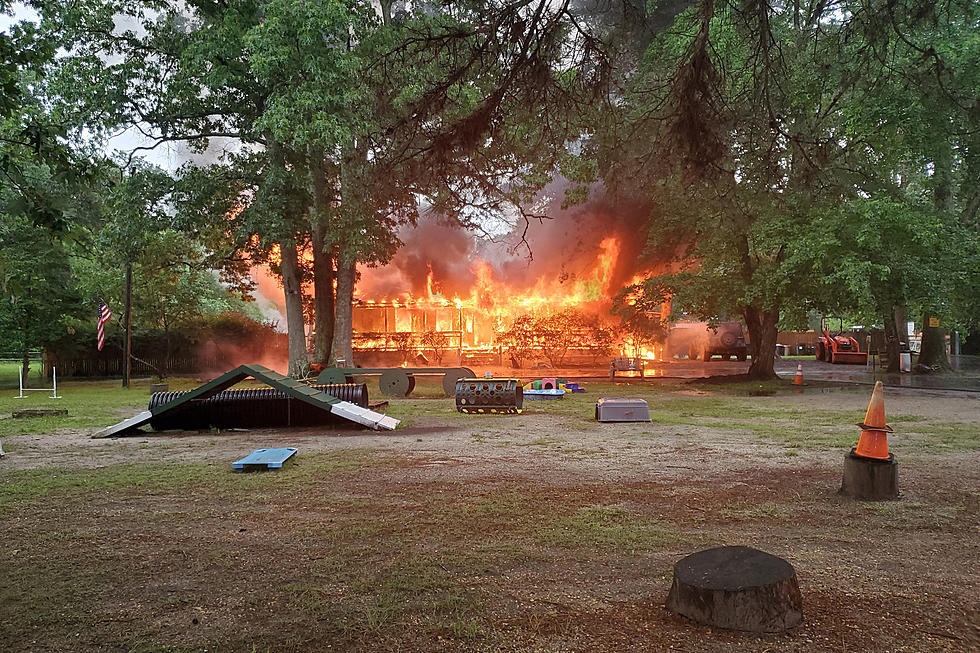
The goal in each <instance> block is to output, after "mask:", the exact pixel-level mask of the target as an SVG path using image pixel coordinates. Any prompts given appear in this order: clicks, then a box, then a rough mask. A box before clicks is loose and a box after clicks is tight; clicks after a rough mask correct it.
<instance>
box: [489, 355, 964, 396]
mask: <svg viewBox="0 0 980 653" xmlns="http://www.w3.org/2000/svg"><path fill="white" fill-rule="evenodd" d="M951 362H952V364H953V367H954V370H953V372H951V373H948V374H888V373H886V372H884V371H882V369H881V367H879V366H878V365H877V364H876V361H875V360H874V359H872V360H871V361H869V363H868V364H867V365H839V364H837V365H834V364H831V363H824V362H822V361H818V360H816V359H815V358H784V359H779V360H777V361H776V364H775V369H776V374H778V375H779V377H780V378H785V379H792V378H794V376H795V375H796V367H797V364H799V363H803V378H804V381H823V382H840V383H855V384H868V385H871V384H873V383H874V382H875V381H881V382H882V383H883V384H884V385H886V386H892V387H902V388H920V389H928V390H961V391H968V392H980V357H978V356H953V357H951ZM471 369H473V371H474V372H476V373H477V374H478V375H479V376H483V374H484V373H485V372H492V373H493V374H494V376H497V377H516V378H520V379H523V380H531V379H540V378H545V377H565V378H569V379H596V380H598V379H602V378H604V379H608V378H609V373H608V368H600V367H593V368H585V369H583V368H581V367H578V368H558V369H554V368H547V367H540V368H522V369H513V368H500V367H497V366H472V367H471ZM748 369H749V363H748V362H744V363H740V362H738V361H724V360H712V361H709V362H701V361H689V360H678V359H675V360H672V361H667V362H653V363H648V364H647V367H646V369H645V370H644V374H643V378H644V379H700V378H708V377H716V376H731V375H737V374H745V373H746V372H747V371H748ZM616 378H617V379H637V380H639V379H640V378H641V377H640V373H639V372H617V373H616Z"/></svg>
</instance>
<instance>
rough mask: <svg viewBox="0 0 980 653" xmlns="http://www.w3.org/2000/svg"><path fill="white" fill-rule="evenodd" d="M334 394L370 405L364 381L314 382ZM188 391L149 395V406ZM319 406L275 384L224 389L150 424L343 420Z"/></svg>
mask: <svg viewBox="0 0 980 653" xmlns="http://www.w3.org/2000/svg"><path fill="white" fill-rule="evenodd" d="M311 387H313V388H315V389H317V390H320V391H321V392H325V393H327V394H328V395H330V396H332V397H336V398H337V399H341V400H343V401H349V402H350V403H352V404H356V405H358V406H361V407H362V408H367V406H368V391H367V385H365V384H363V383H331V384H326V385H314V386H311ZM185 394H187V393H186V392H156V393H154V394H152V395H150V403H149V406H148V409H149V410H151V411H152V410H153V409H154V408H156V407H158V406H163V405H164V404H168V403H170V402H171V401H173V400H175V399H177V398H179V397H181V396H183V395H185ZM342 421H343V420H341V419H339V418H337V417H336V416H334V415H333V414H331V413H328V412H326V411H324V410H322V409H320V408H316V407H315V406H311V405H310V404H308V403H306V402H304V401H300V400H299V399H294V398H292V397H290V396H289V395H287V394H286V393H284V392H281V391H279V390H275V389H273V388H256V389H249V390H224V391H222V392H219V393H218V394H216V395H213V396H211V397H208V398H207V399H202V400H199V401H191V402H189V403H187V404H186V405H184V406H182V407H180V408H179V409H177V410H175V411H173V412H170V413H167V414H164V415H160V416H158V417H154V418H153V419H152V420H150V426H151V427H152V428H153V430H155V431H167V430H171V429H179V430H185V431H188V430H191V431H192V430H199V429H208V428H264V427H273V426H320V425H324V424H334V423H340V422H342Z"/></svg>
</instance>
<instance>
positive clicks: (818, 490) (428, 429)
mask: <svg viewBox="0 0 980 653" xmlns="http://www.w3.org/2000/svg"><path fill="white" fill-rule="evenodd" d="M595 390H598V391H600V392H601V393H603V394H610V393H613V392H615V393H617V394H622V395H627V396H640V397H644V398H646V399H647V400H648V402H649V403H650V407H651V412H652V413H653V417H654V421H653V422H652V423H650V424H597V423H595V422H594V421H593V420H592V419H591V410H592V409H591V406H592V404H593V402H594V401H595V397H596V394H595V393H594V392H593V393H591V394H587V395H577V396H575V397H573V398H570V399H569V400H568V401H564V402H547V403H545V402H540V403H537V404H531V403H529V404H528V406H527V411H526V413H525V414H524V415H519V416H464V415H459V414H457V413H455V411H454V410H453V407H452V402H451V400H447V399H414V400H411V399H408V400H396V401H393V402H392V404H391V407H390V410H389V414H392V415H394V416H396V417H399V418H401V419H403V420H404V428H400V429H398V430H397V431H395V432H394V433H391V434H375V433H370V432H364V431H358V430H345V429H332V430H329V431H326V432H324V431H322V430H319V429H305V430H296V431H290V432H288V433H287V432H281V431H275V430H263V431H249V432H223V433H220V434H218V433H176V434H174V433H168V434H162V435H160V434H152V435H144V436H137V437H130V438H119V439H112V440H91V439H89V437H88V435H89V433H90V432H91V431H86V432H73V433H58V434H44V435H21V436H16V437H10V438H7V439H6V440H5V444H6V443H9V444H10V445H11V446H10V447H9V450H10V451H11V454H10V455H9V456H8V457H7V458H6V459H4V460H3V461H2V462H0V519H2V521H0V568H2V569H3V570H4V573H3V574H2V577H0V613H2V614H3V617H2V622H0V623H2V625H0V649H2V650H10V651H66V650H72V651H87V650H136V651H163V650H177V651H183V650H194V651H198V650H205V649H207V650H234V651H237V650H248V651H251V650H257V651H265V650H271V651H280V650H284V651H289V650H378V651H396V650H400V651H440V650H442V651H458V650H473V651H662V650H681V651H731V650H739V651H760V652H761V651H923V652H926V651H974V650H977V649H978V647H980V603H978V597H980V483H978V482H980V428H978V426H980V399H978V397H977V395H974V394H969V393H941V392H914V391H909V390H895V391H889V394H888V404H887V411H888V417H889V421H890V422H891V423H892V424H893V426H894V427H895V429H896V431H897V435H896V437H894V438H891V439H890V446H891V448H892V451H893V452H894V453H895V454H896V457H897V458H898V460H899V463H900V465H901V467H900V485H901V488H902V491H903V497H902V499H901V500H899V501H895V502H884V503H869V502H857V501H852V500H848V499H846V498H842V497H840V496H838V495H837V493H836V491H837V489H838V487H839V485H840V480H841V472H842V462H843V461H842V458H843V455H844V454H845V453H846V451H847V449H848V447H849V446H851V445H853V443H854V442H856V439H857V428H856V427H855V426H853V424H854V423H855V422H856V421H859V420H860V418H861V417H863V411H864V409H865V408H866V406H867V398H868V394H869V393H868V390H867V389H866V388H862V389H857V390H844V391H833V390H832V389H830V388H812V389H808V391H807V392H806V393H805V394H802V395H796V394H791V393H790V394H783V393H780V394H777V395H775V396H739V395H731V394H725V393H724V392H721V391H717V392H716V391H715V390H714V389H712V388H705V387H697V388H693V387H692V388H670V389H661V388H656V387H653V386H635V387H632V386H608V387H602V388H593V391H595ZM269 446H295V447H298V448H299V451H300V453H299V455H298V457H297V460H296V461H295V463H293V464H292V465H290V466H288V467H287V468H286V469H284V470H282V471H281V472H278V473H263V474H244V475H236V474H233V473H231V471H230V462H231V461H233V460H235V459H237V458H239V457H241V456H243V455H245V454H247V453H249V452H250V451H251V450H252V449H255V448H261V447H269ZM725 544H744V545H749V546H754V547H756V548H759V549H762V550H765V551H768V552H770V553H773V554H775V555H779V556H781V557H784V558H785V559H787V560H788V561H789V562H791V563H792V564H793V565H794V567H795V568H796V570H797V573H798V577H799V582H800V587H801V590H802V592H803V599H804V622H803V624H802V625H801V626H799V627H798V628H795V629H793V630H791V631H789V632H787V633H783V634H778V635H765V636H760V635H751V634H744V633H737V632H731V631H718V630H715V629H711V628H707V627H703V626H697V625H695V624H692V623H690V622H688V621H687V620H685V619H683V618H681V617H677V616H675V615H672V614H670V613H669V612H667V611H666V610H665V609H664V607H663V603H664V599H665V598H666V595H667V590H668V589H669V586H670V582H671V568H672V565H673V564H674V563H675V562H676V561H677V560H679V559H680V558H681V557H683V556H684V555H687V554H688V553H691V552H694V551H697V550H700V549H703V548H707V547H711V546H720V545H725Z"/></svg>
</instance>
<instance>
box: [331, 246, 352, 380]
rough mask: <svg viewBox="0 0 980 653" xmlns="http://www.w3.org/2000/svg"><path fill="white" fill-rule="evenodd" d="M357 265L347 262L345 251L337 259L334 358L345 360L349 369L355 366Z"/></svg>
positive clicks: (334, 360) (334, 359)
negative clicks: (355, 286)
mask: <svg viewBox="0 0 980 653" xmlns="http://www.w3.org/2000/svg"><path fill="white" fill-rule="evenodd" d="M356 274H357V264H356V262H354V261H350V262H349V263H348V262H345V261H344V254H343V251H341V252H340V257H338V259H337V304H336V307H335V311H336V317H335V319H334V326H333V348H332V354H331V355H332V356H333V361H332V362H334V363H336V362H337V360H339V359H343V360H344V362H345V364H346V365H347V366H348V367H353V365H354V349H353V344H352V340H353V331H354V277H355V275H356Z"/></svg>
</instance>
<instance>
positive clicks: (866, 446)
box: [854, 381, 894, 460]
mask: <svg viewBox="0 0 980 653" xmlns="http://www.w3.org/2000/svg"><path fill="white" fill-rule="evenodd" d="M858 426H860V427H861V436H860V438H858V444H857V447H856V448H855V449H854V453H855V455H858V456H863V457H865V458H876V459H878V460H888V434H889V433H893V432H894V431H893V429H892V427H890V426H888V425H887V424H885V390H884V388H883V387H882V385H881V381H878V382H877V383H875V389H874V390H873V391H872V392H871V401H870V402H869V403H868V412H867V413H866V414H865V415H864V421H863V422H861V423H860V424H858Z"/></svg>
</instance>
